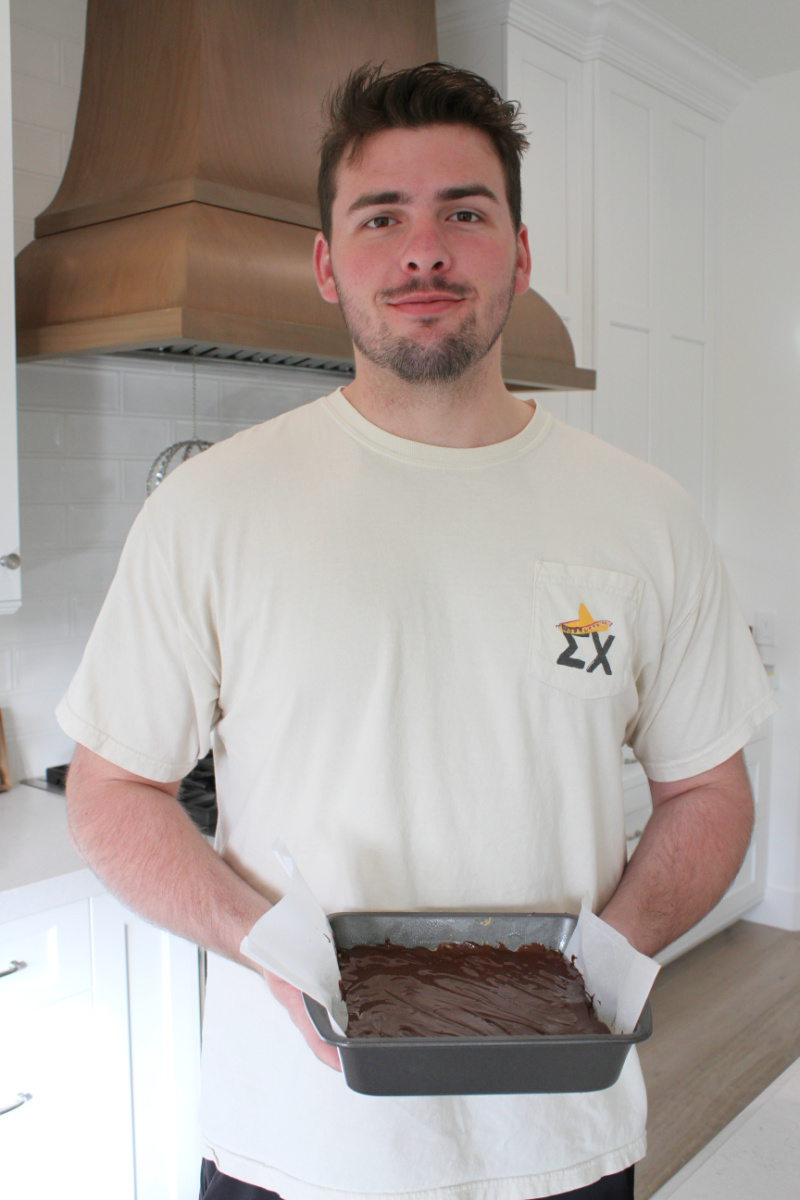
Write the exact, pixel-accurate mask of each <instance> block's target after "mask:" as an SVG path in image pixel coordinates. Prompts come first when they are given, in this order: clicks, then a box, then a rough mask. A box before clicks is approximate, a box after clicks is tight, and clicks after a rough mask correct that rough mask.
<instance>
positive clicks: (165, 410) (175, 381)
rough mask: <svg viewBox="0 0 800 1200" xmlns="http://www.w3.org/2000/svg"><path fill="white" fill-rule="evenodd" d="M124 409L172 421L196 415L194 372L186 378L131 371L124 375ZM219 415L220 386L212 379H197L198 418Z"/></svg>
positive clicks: (188, 372)
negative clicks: (193, 397)
mask: <svg viewBox="0 0 800 1200" xmlns="http://www.w3.org/2000/svg"><path fill="white" fill-rule="evenodd" d="M122 407H123V409H124V410H125V412H127V413H131V414H137V413H143V414H150V413H154V414H156V415H158V416H160V415H162V414H163V415H164V416H170V417H184V416H185V417H189V418H191V415H192V376H191V371H188V370H187V371H186V372H185V373H184V374H183V375H180V376H176V375H168V374H166V373H165V374H158V375H156V374H154V373H152V372H149V371H148V372H146V373H144V372H139V371H133V370H128V371H125V372H124V374H123V389H122ZM218 414H219V386H218V384H217V381H216V380H215V379H210V378H208V376H206V377H204V378H201V376H200V374H199V373H198V377H197V418H198V420H201V419H204V418H208V417H216V416H218Z"/></svg>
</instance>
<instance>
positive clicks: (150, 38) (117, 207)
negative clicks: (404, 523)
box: [16, 0, 594, 390]
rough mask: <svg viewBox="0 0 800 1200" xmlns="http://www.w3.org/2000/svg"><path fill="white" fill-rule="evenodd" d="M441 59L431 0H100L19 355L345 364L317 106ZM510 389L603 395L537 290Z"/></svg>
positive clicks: (28, 272) (509, 343)
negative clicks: (329, 299) (321, 258)
mask: <svg viewBox="0 0 800 1200" xmlns="http://www.w3.org/2000/svg"><path fill="white" fill-rule="evenodd" d="M436 57H437V46H436V24H435V11H434V0H392V3H388V2H387V0H125V2H124V3H120V0H89V2H88V12H87V23H86V48H85V55H84V65H83V78H82V81H81V94H80V102H79V106H78V114H77V120H76V124H75V135H74V139H73V143H72V149H71V152H70V157H69V162H68V163H67V168H66V171H65V174H64V178H63V180H62V183H61V186H60V187H59V190H58V192H57V194H56V196H55V198H54V200H53V202H52V203H51V204H50V206H49V207H48V208H47V209H45V211H44V212H43V213H41V214H40V216H39V217H38V218H37V220H36V227H35V232H36V236H35V239H34V241H33V242H31V243H30V244H29V245H28V246H26V247H25V248H24V249H23V250H22V251H21V252H20V254H19V255H18V256H17V263H16V267H17V349H18V356H19V358H20V359H21V360H27V359H36V358H47V357H54V356H64V355H76V354H109V353H132V352H136V351H151V352H154V353H159V354H167V353H176V354H181V353H183V354H186V353H188V352H192V353H197V354H200V355H204V356H209V357H215V358H225V359H235V360H243V361H255V362H277V363H284V364H287V365H296V366H307V367H316V368H330V369H333V370H347V369H348V368H351V367H352V348H351V343H350V339H349V337H348V335H347V332H346V330H345V327H344V323H343V321H342V319H341V315H340V313H339V310H338V308H337V307H336V306H335V305H330V304H326V303H325V302H324V301H323V300H322V299H321V298H320V296H319V294H318V292H317V288H316V284H315V281H314V275H313V271H312V268H311V252H312V246H313V243H314V234H315V231H316V230H317V229H319V225H320V222H319V212H318V208H317V203H316V171H317V144H318V140H319V135H320V132H321V107H322V101H323V98H324V96H325V95H326V94H327V93H328V91H329V90H330V88H331V86H332V85H335V84H336V83H337V82H338V81H339V80H341V79H342V78H343V77H344V76H345V75H346V74H347V72H348V71H349V70H350V69H351V68H352V67H354V66H356V65H359V64H361V63H363V62H367V61H372V62H385V63H386V65H387V69H394V68H396V67H401V66H409V65H412V64H416V63H423V62H429V61H431V60H434V59H435V58H436ZM503 369H504V374H505V377H506V380H507V382H508V383H509V384H511V385H515V386H517V387H528V388H537V387H539V388H558V389H561V390H571V389H584V388H593V387H594V372H593V371H588V370H581V369H579V368H576V366H575V354H574V350H573V347H572V342H571V340H570V337H569V334H568V332H567V329H566V327H565V326H564V324H563V322H562V321H561V319H560V318H559V317H558V315H557V313H556V312H555V311H554V310H553V309H552V308H551V307H550V305H549V304H547V302H546V301H545V300H544V299H543V298H542V297H541V296H539V295H538V294H537V293H536V292H534V291H529V292H528V293H527V294H526V295H524V296H520V297H517V299H516V300H515V301H514V305H513V309H512V315H511V318H510V320H509V324H508V326H507V327H506V331H505V332H504V334H503Z"/></svg>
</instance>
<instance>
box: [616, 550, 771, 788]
mask: <svg viewBox="0 0 800 1200" xmlns="http://www.w3.org/2000/svg"><path fill="white" fill-rule="evenodd" d="M707 563H708V566H707V570H706V574H705V577H704V579H703V582H702V586H701V588H700V591H699V594H698V595H697V597H696V600H695V601H693V602H692V603H691V604H690V606H689V608H688V611H687V612H686V613H685V614H684V615H682V616H680V618H679V619H678V621H677V622H676V625H675V627H673V628H670V629H669V630H668V633H667V636H666V638H665V640H664V643H663V645H662V648H661V654H660V657H659V659H658V660H657V661H656V662H653V663H649V664H647V666H646V667H645V668H644V669H643V671H642V673H641V676H640V678H639V681H638V686H639V694H640V698H641V699H640V705H639V711H638V713H637V717H636V720H635V723H634V725H633V727H632V728H631V729H630V730H629V731H628V741H629V743H630V745H631V747H632V749H633V751H634V753H635V754H636V757H637V758H638V759H639V761H640V762H641V764H642V766H643V767H644V769H645V771H646V773H647V775H648V777H649V778H650V779H654V780H658V781H660V782H667V781H673V780H676V779H688V778H691V776H693V775H699V774H700V773H701V772H703V771H709V770H711V768H712V767H715V766H718V765H719V764H720V763H722V762H724V761H725V760H726V759H728V758H730V757H731V755H733V754H735V753H736V751H737V750H740V749H741V748H742V747H743V746H744V745H745V744H746V742H747V741H749V739H750V738H751V737H752V735H753V734H754V733H755V731H756V729H757V728H758V726H759V725H760V724H761V723H762V722H763V721H765V720H766V719H767V717H769V716H771V715H772V713H774V712H775V711H776V709H777V707H778V705H777V702H776V699H775V694H774V692H773V690H772V687H771V686H770V683H769V680H768V679H767V676H766V673H765V671H764V667H763V665H762V662H761V659H760V657H759V654H758V651H757V649H756V646H755V643H754V641H753V638H752V635H751V633H750V630H749V629H748V627H747V624H746V622H745V619H744V616H743V614H742V612H741V609H740V607H739V604H738V601H737V599H736V596H735V594H734V592H733V588H732V586H731V583H730V580H729V578H728V574H727V571H726V570H725V567H724V564H723V562H722V559H721V557H720V554H719V551H718V550H717V548H716V547H715V546H714V545H713V544H712V543H711V542H710V539H709V543H708V558H707Z"/></svg>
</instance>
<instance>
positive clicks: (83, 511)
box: [68, 504, 141, 548]
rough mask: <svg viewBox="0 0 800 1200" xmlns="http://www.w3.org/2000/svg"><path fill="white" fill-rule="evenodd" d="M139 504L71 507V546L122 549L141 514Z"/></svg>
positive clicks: (73, 505)
mask: <svg viewBox="0 0 800 1200" xmlns="http://www.w3.org/2000/svg"><path fill="white" fill-rule="evenodd" d="M140 507H141V505H136V504H71V505H70V506H69V510H68V512H69V542H70V545H71V546H86V547H90V546H117V547H118V548H121V547H122V545H123V543H124V541H125V538H126V537H127V536H128V531H129V530H130V527H131V525H132V524H133V522H134V519H135V517H136V515H137V514H138V512H139V509H140Z"/></svg>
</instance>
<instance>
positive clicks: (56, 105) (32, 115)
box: [11, 72, 78, 134]
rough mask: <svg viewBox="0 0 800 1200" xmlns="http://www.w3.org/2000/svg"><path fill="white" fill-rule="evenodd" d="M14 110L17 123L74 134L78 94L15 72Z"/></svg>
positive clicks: (60, 86)
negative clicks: (21, 122)
mask: <svg viewBox="0 0 800 1200" xmlns="http://www.w3.org/2000/svg"><path fill="white" fill-rule="evenodd" d="M11 107H12V111H13V113H14V119H15V120H17V121H25V122H27V123H28V124H30V125H41V126H42V127H43V128H44V129H57V130H59V131H60V132H61V133H70V134H71V133H72V130H73V129H74V127H75V114H76V112H77V109H78V92H77V91H76V90H75V89H74V88H66V87H63V86H62V85H61V84H60V83H47V82H45V80H43V79H33V78H31V76H30V75H21V74H17V73H16V72H12V78H11Z"/></svg>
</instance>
